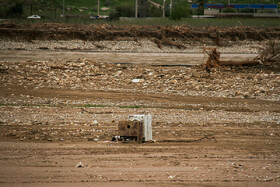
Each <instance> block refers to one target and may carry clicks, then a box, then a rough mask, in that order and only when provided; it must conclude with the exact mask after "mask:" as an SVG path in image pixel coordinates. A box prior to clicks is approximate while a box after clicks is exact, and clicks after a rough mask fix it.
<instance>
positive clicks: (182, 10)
mask: <svg viewBox="0 0 280 187" xmlns="http://www.w3.org/2000/svg"><path fill="white" fill-rule="evenodd" d="M187 17H190V10H189V9H188V8H187V7H183V6H177V7H174V8H173V9H172V14H171V19H173V20H179V19H181V18H187Z"/></svg>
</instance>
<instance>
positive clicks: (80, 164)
mask: <svg viewBox="0 0 280 187" xmlns="http://www.w3.org/2000/svg"><path fill="white" fill-rule="evenodd" d="M83 167H85V165H84V164H83V163H82V162H79V163H78V164H77V165H76V168H83Z"/></svg>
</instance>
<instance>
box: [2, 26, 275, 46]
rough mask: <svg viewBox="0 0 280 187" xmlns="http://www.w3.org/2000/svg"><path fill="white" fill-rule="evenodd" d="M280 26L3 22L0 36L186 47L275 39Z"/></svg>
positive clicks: (22, 38) (23, 38) (21, 38)
mask: <svg viewBox="0 0 280 187" xmlns="http://www.w3.org/2000/svg"><path fill="white" fill-rule="evenodd" d="M279 33H280V29H279V28H277V27H275V28H261V29H260V28H258V29H256V28H253V27H244V26H240V27H228V28H221V27H202V28H190V27H188V26H184V25H183V26H139V25H138V26H137V25H122V26H119V25H109V24H104V25H71V24H58V23H44V24H39V23H37V24H21V25H20V24H11V23H6V24H0V38H1V39H5V38H9V39H19V40H27V41H32V40H74V39H80V40H88V41H101V40H119V39H120V38H124V37H130V38H133V39H134V40H135V41H138V39H141V38H149V39H150V40H151V41H153V42H155V43H156V44H157V45H158V47H159V48H161V46H162V45H169V46H174V47H178V48H184V47H185V46H184V43H189V44H191V43H193V42H200V43H202V44H209V43H211V44H215V45H218V46H221V45H224V44H225V43H227V42H228V41H238V40H258V41H262V40H272V39H277V38H279Z"/></svg>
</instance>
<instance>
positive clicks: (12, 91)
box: [0, 48, 280, 186]
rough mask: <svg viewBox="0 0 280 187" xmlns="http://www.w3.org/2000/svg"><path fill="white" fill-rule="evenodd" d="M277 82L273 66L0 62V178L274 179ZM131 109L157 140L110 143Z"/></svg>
mask: <svg viewBox="0 0 280 187" xmlns="http://www.w3.org/2000/svg"><path fill="white" fill-rule="evenodd" d="M3 50H4V49H3ZM5 50H9V49H7V48H5ZM10 52H11V53H15V55H16V51H14V50H11V49H10ZM69 56H71V52H69ZM42 58H43V57H42ZM279 86H280V71H279V68H278V67H274V66H271V65H270V66H266V65H260V66H254V67H226V68H215V69H212V70H211V72H210V73H208V72H206V71H205V69H204V68H203V66H191V67H189V66H166V64H165V65H164V66H161V65H160V62H159V63H157V64H156V65H155V64H145V62H143V63H141V64H117V63H110V62H107V63H106V62H100V61H96V60H95V59H84V58H80V59H76V60H58V61H57V60H30V59H29V60H9V61H5V60H4V59H2V60H1V62H0V104H1V106H0V150H1V151H0V165H1V169H0V184H1V185H3V186H38V185H40V186H63V185H65V186H66V185H67V186H84V185H95V186H119V185H123V186H171V185H174V186H186V185H188V186H240V185H243V186H279V184H280V126H279V125H280V104H279V103H280V94H279V92H280V87H279ZM130 114H151V115H152V117H153V139H154V140H156V141H155V143H144V144H137V143H133V142H131V143H121V142H111V141H110V140H111V138H112V137H113V136H115V135H118V132H117V124H118V122H119V121H121V120H126V119H127V117H128V115H130ZM204 137H208V138H209V139H207V138H205V139H202V138H204ZM213 137H214V138H215V139H213ZM215 140H216V141H215ZM80 162H81V163H80ZM77 166H80V167H77Z"/></svg>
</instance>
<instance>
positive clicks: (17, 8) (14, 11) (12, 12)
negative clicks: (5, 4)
mask: <svg viewBox="0 0 280 187" xmlns="http://www.w3.org/2000/svg"><path fill="white" fill-rule="evenodd" d="M22 14H23V4H22V3H16V4H15V5H14V6H12V7H11V8H10V9H9V11H8V12H7V16H9V17H20V16H21V15H22Z"/></svg>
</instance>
